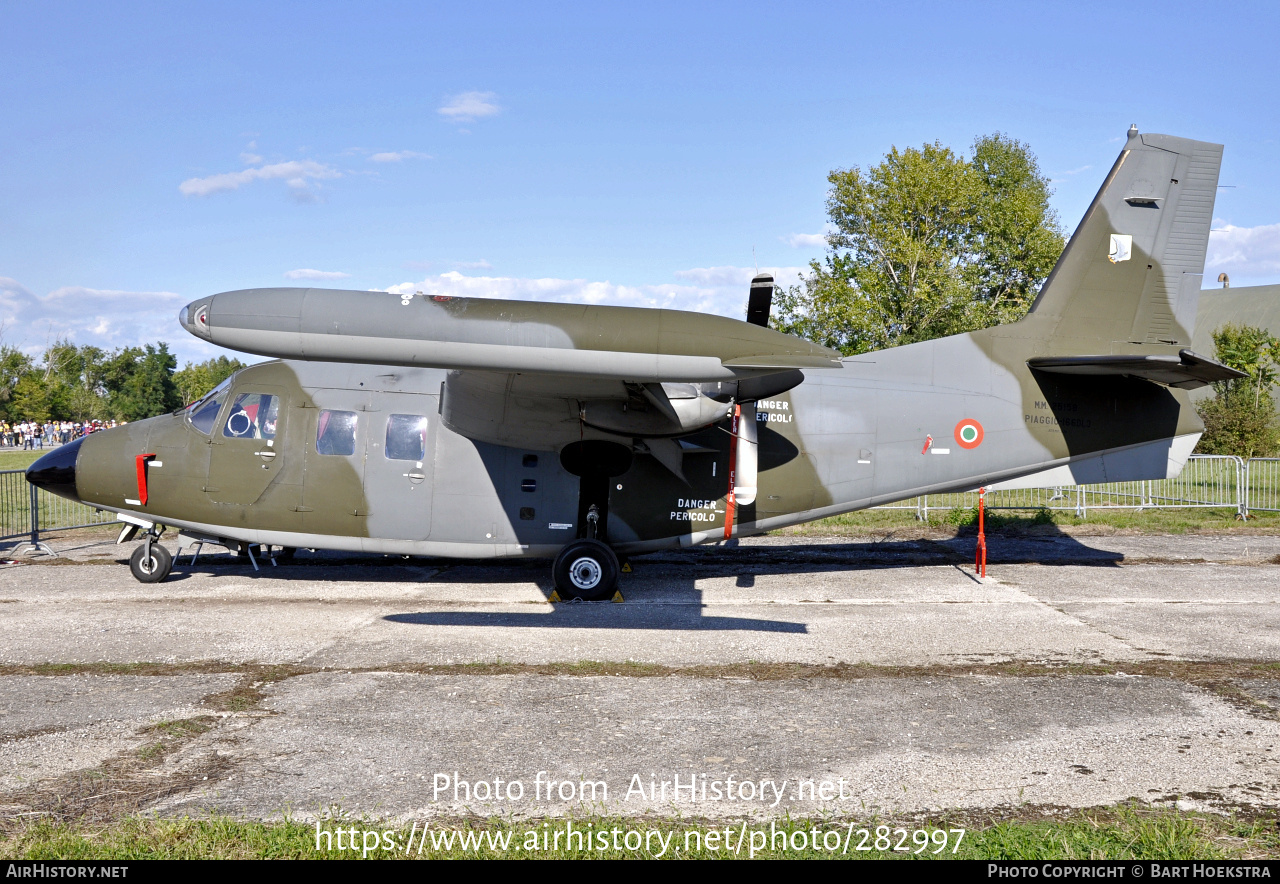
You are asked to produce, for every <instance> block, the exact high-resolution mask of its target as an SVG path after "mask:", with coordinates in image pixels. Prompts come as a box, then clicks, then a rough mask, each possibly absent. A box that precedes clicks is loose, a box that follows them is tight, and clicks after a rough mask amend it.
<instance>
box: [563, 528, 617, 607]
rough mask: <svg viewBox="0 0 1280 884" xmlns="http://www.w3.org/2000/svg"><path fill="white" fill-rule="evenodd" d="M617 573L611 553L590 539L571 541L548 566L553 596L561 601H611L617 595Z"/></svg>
mask: <svg viewBox="0 0 1280 884" xmlns="http://www.w3.org/2000/svg"><path fill="white" fill-rule="evenodd" d="M620 571H621V568H620V567H619V565H618V557H617V556H616V555H614V554H613V550H611V549H609V547H608V546H606V545H605V544H603V543H601V542H600V541H599V540H596V539H594V538H591V537H584V538H582V539H581V540H575V541H573V542H572V543H570V544H569V545H568V546H566V547H565V548H564V549H562V550H560V554H559V555H558V556H556V560H555V563H554V564H553V565H552V566H551V574H552V577H553V578H554V580H555V585H556V594H557V595H559V596H560V598H562V599H564V600H565V601H569V600H571V599H582V600H583V601H584V602H596V601H603V600H604V599H609V598H613V594H614V593H615V592H617V591H618V574H619V572H620Z"/></svg>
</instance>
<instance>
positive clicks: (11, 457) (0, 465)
mask: <svg viewBox="0 0 1280 884" xmlns="http://www.w3.org/2000/svg"><path fill="white" fill-rule="evenodd" d="M52 450H53V448H45V449H40V448H37V449H35V450H34V451H23V450H22V449H21V448H8V449H5V450H3V451H0V470H25V469H26V468H27V467H29V466H31V465H32V464H33V463H35V462H36V461H37V460H39V459H40V457H41V456H43V455H45V454H48V453H49V452H50V451H52Z"/></svg>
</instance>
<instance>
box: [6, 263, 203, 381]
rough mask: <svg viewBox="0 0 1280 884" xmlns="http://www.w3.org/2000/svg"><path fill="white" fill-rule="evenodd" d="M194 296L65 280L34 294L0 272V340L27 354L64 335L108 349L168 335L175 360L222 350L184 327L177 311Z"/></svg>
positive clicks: (36, 352) (198, 358)
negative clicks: (72, 283)
mask: <svg viewBox="0 0 1280 884" xmlns="http://www.w3.org/2000/svg"><path fill="white" fill-rule="evenodd" d="M191 300H193V299H192V298H191V297H188V296H186V295H181V294H178V293H177V292H130V291H119V290H109V289H91V288H86V287H84V286H64V287H62V288H58V289H54V290H53V291H51V292H49V293H48V294H47V295H43V296H41V295H37V294H35V293H33V292H31V291H29V290H28V289H26V288H25V287H24V286H22V285H21V284H20V283H19V282H18V281H17V280H15V279H10V278H8V277H0V328H2V329H3V333H2V341H3V343H4V344H7V345H8V346H11V347H16V348H18V349H19V350H22V351H23V352H24V353H27V354H30V355H31V356H38V355H39V354H40V353H42V352H43V351H44V349H45V347H46V346H47V345H48V344H51V343H53V342H55V341H59V340H63V339H67V340H70V341H71V342H72V343H74V344H78V345H84V344H92V345H94V346H97V347H102V348H103V349H106V350H112V349H115V348H117V347H137V346H142V345H143V344H156V343H158V342H160V341H166V342H168V344H169V350H170V352H172V353H174V354H176V355H177V356H178V364H179V365H182V364H183V362H185V361H188V360H191V361H201V360H205V359H208V358H210V357H211V356H215V355H217V354H219V353H225V352H226V351H224V350H222V349H221V348H218V347H214V346H213V345H211V344H208V343H206V342H204V341H201V340H199V339H198V338H195V337H193V336H192V335H190V334H188V333H187V332H186V331H185V330H183V328H182V326H180V325H179V324H178V311H179V310H181V309H182V307H183V305H185V304H186V303H187V302H189V301H191Z"/></svg>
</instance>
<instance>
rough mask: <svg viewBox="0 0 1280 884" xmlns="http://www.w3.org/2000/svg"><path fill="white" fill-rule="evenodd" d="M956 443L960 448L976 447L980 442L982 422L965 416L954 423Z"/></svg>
mask: <svg viewBox="0 0 1280 884" xmlns="http://www.w3.org/2000/svg"><path fill="white" fill-rule="evenodd" d="M956 444H957V445H959V446H960V447H961V448H977V447H978V446H979V445H981V444H982V424H980V423H978V422H977V421H975V420H972V419H970V418H965V419H964V420H962V421H960V423H958V424H956Z"/></svg>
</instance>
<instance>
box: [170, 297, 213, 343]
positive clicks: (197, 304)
mask: <svg viewBox="0 0 1280 884" xmlns="http://www.w3.org/2000/svg"><path fill="white" fill-rule="evenodd" d="M212 303H213V298H201V299H200V300H198V301H192V302H191V303H190V304H188V305H187V306H185V307H183V308H182V311H181V312H180V313H179V314H178V322H180V323H182V327H183V328H185V329H186V330H187V331H189V332H191V334H193V335H196V336H197V337H201V338H208V337H209V306H210V305H211V304H212Z"/></svg>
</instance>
